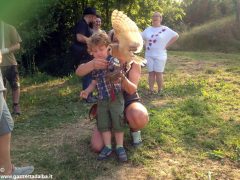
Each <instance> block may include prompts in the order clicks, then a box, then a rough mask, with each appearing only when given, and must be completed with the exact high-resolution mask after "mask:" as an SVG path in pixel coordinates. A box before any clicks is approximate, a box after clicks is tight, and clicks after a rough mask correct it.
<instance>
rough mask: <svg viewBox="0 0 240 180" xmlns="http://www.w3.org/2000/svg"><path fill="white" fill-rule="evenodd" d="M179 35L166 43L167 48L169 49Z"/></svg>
mask: <svg viewBox="0 0 240 180" xmlns="http://www.w3.org/2000/svg"><path fill="white" fill-rule="evenodd" d="M178 37H179V35H178V34H177V35H176V36H174V37H173V38H172V39H171V40H170V41H169V42H168V43H167V45H166V47H165V49H167V48H168V47H169V46H171V45H172V44H173V43H174V42H175V41H176V40H177V39H178Z"/></svg>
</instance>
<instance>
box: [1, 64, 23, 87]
mask: <svg viewBox="0 0 240 180" xmlns="http://www.w3.org/2000/svg"><path fill="white" fill-rule="evenodd" d="M1 70H2V76H3V82H4V86H5V87H6V83H7V81H8V82H9V84H10V86H11V88H12V89H13V90H17V89H18V88H19V87H20V80H19V72H18V69H17V65H12V66H1Z"/></svg>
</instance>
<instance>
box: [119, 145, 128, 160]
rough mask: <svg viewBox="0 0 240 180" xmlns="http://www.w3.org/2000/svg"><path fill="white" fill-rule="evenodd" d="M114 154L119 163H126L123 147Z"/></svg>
mask: <svg viewBox="0 0 240 180" xmlns="http://www.w3.org/2000/svg"><path fill="white" fill-rule="evenodd" d="M116 153H117V156H118V160H119V161H121V162H126V161H127V160H128V159H127V153H126V151H125V149H124V148H123V147H119V148H117V149H116Z"/></svg>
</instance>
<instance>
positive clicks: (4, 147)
mask: <svg viewBox="0 0 240 180" xmlns="http://www.w3.org/2000/svg"><path fill="white" fill-rule="evenodd" d="M10 142H11V133H7V134H4V135H2V136H0V168H4V172H3V174H5V175H6V174H11V173H12V164H11V156H10ZM0 174H1V172H0Z"/></svg>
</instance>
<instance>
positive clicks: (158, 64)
mask: <svg viewBox="0 0 240 180" xmlns="http://www.w3.org/2000/svg"><path fill="white" fill-rule="evenodd" d="M145 59H146V60H147V69H148V72H153V71H154V72H164V69H165V64H166V62H167V56H162V57H151V56H146V57H145Z"/></svg>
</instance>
